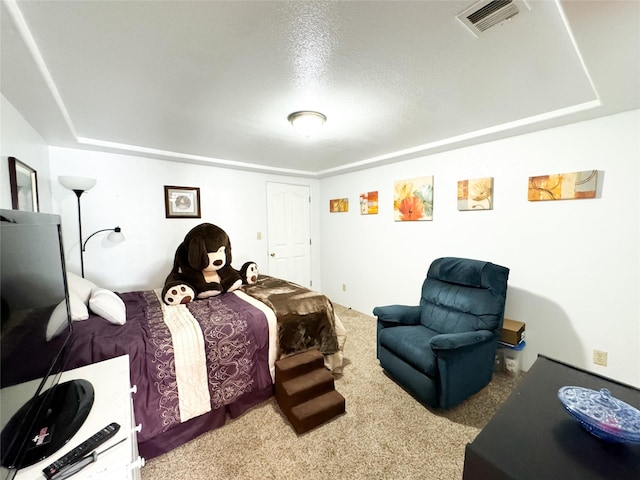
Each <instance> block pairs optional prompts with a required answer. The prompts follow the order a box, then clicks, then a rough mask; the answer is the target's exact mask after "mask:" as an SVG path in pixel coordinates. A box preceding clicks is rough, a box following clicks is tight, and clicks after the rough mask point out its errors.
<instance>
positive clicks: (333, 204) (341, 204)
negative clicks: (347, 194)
mask: <svg viewBox="0 0 640 480" xmlns="http://www.w3.org/2000/svg"><path fill="white" fill-rule="evenodd" d="M348 211H349V199H348V198H334V199H332V200H329V212H331V213H336V212H348Z"/></svg>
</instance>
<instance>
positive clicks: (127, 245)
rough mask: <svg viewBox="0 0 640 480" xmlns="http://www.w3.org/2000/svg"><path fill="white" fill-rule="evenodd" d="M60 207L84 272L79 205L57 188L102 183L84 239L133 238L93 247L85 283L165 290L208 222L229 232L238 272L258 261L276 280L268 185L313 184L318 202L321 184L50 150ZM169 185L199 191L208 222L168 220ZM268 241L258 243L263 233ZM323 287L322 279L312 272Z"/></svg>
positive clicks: (76, 265)
mask: <svg viewBox="0 0 640 480" xmlns="http://www.w3.org/2000/svg"><path fill="white" fill-rule="evenodd" d="M50 158H51V174H52V178H53V179H54V181H53V183H52V185H51V187H52V192H53V203H54V209H55V210H56V212H59V213H60V214H61V216H62V221H63V235H64V242H65V254H66V257H67V264H68V266H69V269H70V270H71V271H74V272H76V273H79V272H80V256H79V255H80V252H79V246H78V245H79V240H78V224H77V222H78V214H77V200H76V196H75V194H74V193H73V192H71V191H69V190H67V189H65V188H64V187H62V185H60V184H59V183H58V181H57V178H58V176H59V175H77V176H86V177H93V178H96V179H97V180H98V181H97V183H96V186H95V187H93V189H91V190H89V191H88V192H86V193H84V194H83V195H82V197H81V208H82V233H83V237H84V238H85V239H86V238H87V237H88V236H89V235H91V233H93V232H95V231H96V230H100V229H103V228H113V227H115V226H120V227H121V228H122V233H123V234H124V235H125V237H126V241H125V242H124V243H121V244H118V245H116V246H112V245H109V244H108V242H106V241H105V240H104V239H105V236H106V235H98V236H96V237H94V238H92V239H91V240H90V241H89V243H88V244H87V247H86V251H85V256H84V268H85V276H86V277H87V278H89V279H91V280H92V281H94V282H95V283H97V284H98V285H100V286H103V287H105V288H110V289H112V290H117V291H132V290H140V289H148V288H158V287H162V285H163V284H164V280H165V278H166V276H167V275H168V274H169V272H170V270H171V266H172V263H173V257H174V254H175V251H176V248H177V247H178V245H179V244H180V242H181V241H182V240H183V239H184V236H185V234H186V233H187V232H188V231H189V230H190V229H191V228H193V227H195V226H196V225H198V224H200V223H202V222H210V223H214V224H216V225H218V226H220V227H222V228H223V229H224V230H225V231H226V232H227V234H228V235H229V238H230V239H231V245H232V249H233V266H234V267H235V268H237V269H239V268H240V267H241V266H242V264H243V263H244V262H245V261H248V260H253V261H255V262H257V263H258V268H259V269H260V270H261V271H262V272H264V273H268V271H267V266H268V257H267V254H268V252H267V247H268V245H267V207H266V184H267V182H280V183H290V184H297V185H309V186H310V190H311V194H312V198H317V197H318V196H319V193H318V181H317V180H313V179H311V180H308V179H300V178H292V177H284V176H278V175H265V174H260V173H252V172H241V171H236V170H230V169H224V168H217V167H211V166H204V165H190V164H182V163H176V162H169V161H161V160H151V159H148V158H144V157H139V156H131V155H119V154H111V153H97V152H91V151H85V150H78V149H68V148H56V147H51V149H50ZM164 185H177V186H187V187H199V188H200V195H201V209H202V218H200V219H168V218H165V205H164ZM318 217H319V215H318V213H317V207H315V206H314V205H313V203H312V207H311V218H312V225H311V233H312V240H313V245H314V248H313V251H312V262H313V264H318V263H319V255H320V252H319V240H318V238H319V233H318V232H319V228H318V223H317V220H318ZM258 232H261V233H262V240H257V233H258ZM312 275H313V276H312V281H313V285H314V286H318V289H319V288H320V272H318V271H314V272H312Z"/></svg>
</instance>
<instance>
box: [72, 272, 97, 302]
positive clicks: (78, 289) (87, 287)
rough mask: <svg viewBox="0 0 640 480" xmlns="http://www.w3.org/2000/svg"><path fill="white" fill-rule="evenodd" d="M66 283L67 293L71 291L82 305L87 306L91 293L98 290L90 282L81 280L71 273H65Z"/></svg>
mask: <svg viewBox="0 0 640 480" xmlns="http://www.w3.org/2000/svg"><path fill="white" fill-rule="evenodd" d="M67 282H68V284H69V293H71V292H72V291H73V293H75V294H76V295H77V296H78V297H79V298H80V300H81V301H82V303H84V304H85V305H89V299H90V298H91V292H92V291H93V290H95V289H97V288H98V286H97V285H96V284H95V283H93V282H92V281H91V280H87V279H86V278H82V277H80V276H78V275H76V274H75V273H73V272H69V271H67Z"/></svg>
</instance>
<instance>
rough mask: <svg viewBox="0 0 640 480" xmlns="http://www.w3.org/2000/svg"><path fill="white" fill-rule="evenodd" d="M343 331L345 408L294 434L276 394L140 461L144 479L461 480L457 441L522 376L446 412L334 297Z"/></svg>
mask: <svg viewBox="0 0 640 480" xmlns="http://www.w3.org/2000/svg"><path fill="white" fill-rule="evenodd" d="M336 312H337V313H338V315H339V316H340V318H341V320H342V322H343V323H344V325H345V327H346V329H347V341H346V345H345V367H344V372H343V373H342V374H341V375H339V376H337V378H336V389H337V390H338V391H339V392H340V393H341V394H342V395H343V396H344V397H345V399H346V410H347V411H346V413H345V414H344V415H341V416H339V417H337V418H335V419H333V420H332V421H330V422H328V423H326V424H324V425H322V426H320V427H318V428H316V429H315V430H312V431H310V432H308V433H306V434H304V435H301V436H298V435H296V434H295V432H294V431H293V429H292V428H291V426H290V425H289V423H288V422H287V420H286V418H285V417H284V416H283V415H282V414H281V412H280V410H279V408H278V405H277V403H276V402H275V400H274V399H273V398H271V399H270V400H268V401H266V402H265V403H263V404H261V405H259V406H257V407H254V408H253V409H252V410H250V411H248V412H246V413H245V414H244V415H242V416H241V417H239V418H237V419H233V420H231V419H230V420H228V421H227V424H226V425H224V426H223V427H222V428H219V429H217V430H214V431H211V432H208V433H206V434H204V435H201V436H200V437H198V438H196V439H194V440H192V441H191V442H189V443H187V444H185V445H182V446H181V447H179V448H177V449H175V450H173V451H171V452H169V453H167V454H165V455H162V456H160V457H157V458H155V459H152V460H150V461H149V462H148V463H147V465H146V466H144V467H143V468H142V479H143V480H159V479H176V480H182V479H184V480H187V479H188V480H217V479H220V480H222V479H234V480H236V479H292V480H294V479H295V480H297V479H313V480H315V479H318V480H326V479H341V480H342V479H393V480H395V479H403V480H409V479H429V480H453V479H461V478H462V469H463V462H464V449H465V445H466V444H467V443H468V442H471V441H472V440H473V439H474V438H475V437H476V435H477V434H478V433H479V432H480V430H481V429H482V427H483V426H484V425H486V423H487V422H488V421H489V419H490V418H491V417H492V415H493V414H494V413H495V412H496V410H497V409H498V408H499V406H500V405H501V404H502V403H503V402H504V400H506V398H507V396H508V395H509V393H510V392H511V390H512V389H513V387H514V386H515V385H516V384H517V382H518V381H519V378H512V377H509V376H507V375H506V374H502V373H498V374H495V375H494V377H493V380H492V382H491V383H490V384H489V385H488V386H487V387H486V388H484V389H483V390H482V391H481V392H479V393H478V394H476V395H474V396H473V397H472V398H470V399H468V400H467V401H465V402H463V404H461V405H459V406H458V407H455V408H453V409H451V410H449V411H439V410H433V409H429V408H426V407H424V406H423V405H422V404H420V403H418V402H417V401H416V400H414V399H413V398H412V397H411V396H410V395H409V394H407V393H406V392H405V391H404V390H403V389H402V388H401V387H399V386H398V385H397V384H396V383H394V382H393V381H392V380H391V379H390V378H389V377H388V376H387V375H386V374H385V373H384V372H383V371H382V369H381V368H380V366H379V364H378V361H377V359H376V355H375V342H376V321H375V318H374V317H372V316H369V315H365V314H362V313H359V312H356V311H353V310H350V309H347V308H345V307H342V306H339V305H336Z"/></svg>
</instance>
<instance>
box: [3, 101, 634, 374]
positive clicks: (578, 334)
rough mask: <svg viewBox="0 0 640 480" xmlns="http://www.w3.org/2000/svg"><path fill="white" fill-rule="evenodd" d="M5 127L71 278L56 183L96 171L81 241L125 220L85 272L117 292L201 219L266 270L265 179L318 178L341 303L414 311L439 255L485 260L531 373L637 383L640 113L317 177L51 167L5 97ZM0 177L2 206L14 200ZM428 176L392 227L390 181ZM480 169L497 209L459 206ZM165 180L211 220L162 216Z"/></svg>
mask: <svg viewBox="0 0 640 480" xmlns="http://www.w3.org/2000/svg"><path fill="white" fill-rule="evenodd" d="M1 131H2V155H3V157H4V158H5V159H6V156H9V155H11V156H17V157H18V158H21V159H22V158H24V160H26V161H27V163H29V164H30V165H32V166H33V167H34V168H36V169H37V170H38V174H39V180H40V194H41V204H42V211H48V212H54V213H61V215H62V218H63V224H64V235H65V246H66V252H65V253H66V255H67V261H68V262H69V264H70V269H71V270H72V271H76V272H78V271H79V269H80V267H79V246H78V239H77V233H78V232H77V213H76V199H75V195H74V194H73V193H72V192H69V191H68V190H65V189H64V188H63V187H62V186H61V185H59V183H58V182H57V178H58V176H59V175H67V174H72V175H82V176H92V177H95V178H97V179H98V183H97V185H96V187H94V189H93V190H91V191H89V192H87V193H86V194H85V195H83V197H82V208H83V228H84V234H85V235H84V236H85V238H86V236H87V235H89V234H90V233H92V232H93V231H95V230H98V229H101V228H107V227H113V226H116V225H119V226H121V227H122V229H123V233H124V234H125V236H126V237H127V240H126V242H125V243H123V244H120V245H118V246H115V247H113V248H109V245H108V244H106V243H105V242H103V241H102V237H96V238H94V239H92V240H91V242H90V243H89V244H88V246H87V252H86V256H85V270H86V275H87V277H88V278H91V279H92V280H94V281H96V282H97V283H98V284H101V285H103V286H105V287H107V288H111V289H113V290H119V291H128V290H137V289H143V288H156V287H160V286H161V285H162V284H163V283H164V278H165V277H166V275H167V274H168V272H169V270H170V267H171V261H172V258H173V254H174V252H175V248H176V247H177V245H178V244H179V243H180V241H181V240H182V238H183V237H184V234H185V233H186V232H187V231H188V230H189V229H190V228H192V227H193V226H195V225H196V224H197V223H199V222H201V221H202V222H204V221H210V222H213V223H216V224H218V225H220V226H222V227H223V228H225V230H227V232H228V233H229V235H230V237H231V240H232V244H233V250H234V266H236V267H237V268H239V266H240V265H241V264H242V263H243V262H244V261H246V260H248V259H252V260H255V261H257V262H258V264H259V265H260V266H261V268H262V270H263V271H264V270H265V266H266V265H267V244H266V231H267V222H266V206H265V199H266V187H265V186H266V182H268V181H276V182H283V183H292V184H304V185H310V187H311V192H312V208H311V216H312V240H313V252H312V262H313V263H312V272H313V284H314V288H316V289H317V290H319V291H322V292H323V293H325V294H326V295H328V296H329V297H330V298H331V299H332V300H333V301H334V302H336V303H339V304H342V305H346V306H349V307H352V308H354V309H357V310H360V311H363V312H367V313H370V312H371V310H372V308H373V307H374V306H376V305H384V304H389V303H407V304H415V303H416V302H417V301H418V295H419V289H420V285H421V283H422V281H423V279H424V275H425V273H426V270H427V268H428V265H429V264H430V263H431V261H432V260H433V259H435V258H437V257H440V256H446V255H454V256H465V257H472V258H480V259H486V260H490V261H493V262H495V263H499V264H502V265H505V266H507V267H509V268H510V269H511V275H510V279H509V293H508V300H507V316H508V317H509V318H513V319H516V320H521V321H524V322H526V323H527V347H526V349H525V350H524V354H523V356H524V367H525V369H528V368H529V367H530V365H531V364H532V363H533V361H534V360H535V357H536V356H537V354H538V353H542V354H546V355H549V356H552V357H555V358H559V359H560V360H564V361H566V362H569V363H572V364H575V365H578V366H581V367H583V368H586V369H589V370H592V371H595V372H597V373H601V374H603V375H605V376H608V377H612V378H615V379H618V380H620V381H624V382H627V383H631V384H634V385H640V258H639V255H640V235H639V225H640V205H639V204H640V200H639V196H638V195H639V188H638V187H639V186H640V175H639V164H640V138H639V133H638V132H639V131H640V111H638V110H635V111H632V112H628V113H624V114H620V115H615V116H611V117H605V118H601V119H597V120H592V121H588V122H583V123H578V124H573V125H568V126H565V127H559V128H555V129H550V130H546V131H542V132H537V133H532V134H528V135H523V136H520V137H514V138H510V139H506V140H500V141H496V142H491V143H487V144H483V145H477V146H473V147H468V148H464V149H459V150H455V151H451V152H445V153H440V154H436V155H432V156H427V157H424V158H420V159H416V160H411V161H406V162H402V163H399V164H395V165H388V166H384V167H378V168H372V169H369V170H365V171H361V172H356V173H352V174H345V175H342V176H337V177H331V178H327V179H323V180H321V181H316V180H306V179H299V178H291V177H282V176H275V175H264V174H258V173H250V172H239V171H233V170H228V169H220V168H216V167H209V166H199V165H187V164H180V163H174V162H164V161H158V160H150V159H146V158H143V157H138V156H129V155H117V154H106V153H96V152H90V151H85V150H76V149H64V148H53V147H52V148H50V149H49V154H48V155H49V157H50V159H51V162H50V174H49V171H48V170H49V168H48V166H47V162H46V158H47V152H46V149H45V148H43V146H44V142H43V141H42V139H41V138H40V137H39V136H38V135H37V134H36V133H35V132H34V131H33V129H32V128H31V127H30V126H29V125H28V124H27V123H26V122H25V121H24V119H23V118H22V117H21V116H20V115H19V114H18V113H17V112H16V111H15V110H14V109H13V107H11V105H9V104H8V102H6V100H5V99H4V98H2V129H1ZM5 161H6V160H5ZM593 168H595V169H598V170H599V171H600V180H599V181H600V186H599V198H597V199H592V200H574V201H560V202H528V201H527V194H526V186H527V179H528V177H529V176H531V175H540V174H546V173H562V172H570V171H578V170H587V169H593ZM1 170H2V177H1V184H0V185H1V186H2V188H1V189H0V190H1V191H2V197H1V199H2V208H10V207H11V202H10V196H9V193H8V173H7V171H6V167H5V168H3V169H1ZM422 175H434V177H435V183H434V188H435V199H434V206H435V211H434V220H433V222H415V223H396V222H393V216H392V201H393V182H394V180H400V179H405V178H411V177H414V176H422ZM483 176H493V177H494V181H495V208H494V210H492V211H484V212H458V211H457V209H456V184H457V181H458V180H462V179H469V178H477V177H483ZM48 180H50V183H48ZM163 185H184V186H199V187H200V188H201V192H202V210H203V216H202V219H200V220H184V219H166V218H165V216H164V198H163V196H164V190H163ZM373 190H377V191H379V195H380V198H379V201H380V213H379V214H378V215H372V216H361V215H360V214H359V210H358V196H359V194H360V193H363V192H368V191H373ZM49 191H51V194H49ZM342 197H348V198H349V199H350V202H351V205H350V209H351V211H350V212H348V213H334V214H329V213H328V203H329V200H330V199H332V198H342ZM257 232H262V233H263V240H260V241H258V240H257V239H256V233H257ZM343 284H346V285H347V291H346V292H343V291H342V285H343ZM593 349H599V350H605V351H607V352H609V366H608V367H598V366H595V365H593V364H592V362H591V354H592V350H593Z"/></svg>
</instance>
